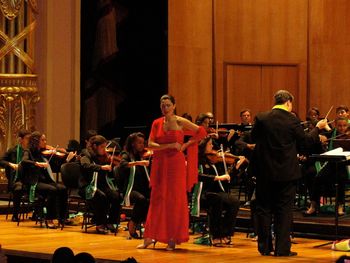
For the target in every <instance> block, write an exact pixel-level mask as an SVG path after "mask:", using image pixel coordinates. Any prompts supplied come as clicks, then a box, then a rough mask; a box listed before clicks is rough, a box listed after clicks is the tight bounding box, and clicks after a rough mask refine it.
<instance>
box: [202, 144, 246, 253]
mask: <svg viewBox="0 0 350 263" xmlns="http://www.w3.org/2000/svg"><path fill="white" fill-rule="evenodd" d="M212 150H213V143H212V139H211V138H210V137H207V138H205V139H203V140H202V141H201V142H200V144H199V148H198V155H199V158H198V161H199V181H200V182H202V184H203V185H202V193H201V204H203V206H204V207H207V208H208V217H209V229H210V233H211V235H212V239H213V240H212V244H213V245H214V246H222V245H224V244H227V245H229V244H231V236H233V234H234V227H235V222H236V217H237V213H238V209H239V201H238V200H237V198H236V197H234V196H233V195H232V194H230V193H229V181H230V180H231V178H230V175H229V174H228V173H225V171H224V169H223V166H222V165H220V164H214V163H212V162H211V161H210V160H209V159H208V158H207V154H208V153H211V152H212Z"/></svg>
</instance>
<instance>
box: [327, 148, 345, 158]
mask: <svg viewBox="0 0 350 263" xmlns="http://www.w3.org/2000/svg"><path fill="white" fill-rule="evenodd" d="M321 155H329V156H345V157H346V159H350V151H344V150H343V148H341V147H338V148H335V149H334V150H331V151H328V152H325V153H322V154H321Z"/></svg>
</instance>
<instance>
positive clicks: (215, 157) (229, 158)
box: [206, 150, 240, 165]
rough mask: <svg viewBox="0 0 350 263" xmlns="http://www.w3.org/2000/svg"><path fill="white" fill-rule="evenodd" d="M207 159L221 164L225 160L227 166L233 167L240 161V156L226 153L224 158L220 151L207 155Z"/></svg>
mask: <svg viewBox="0 0 350 263" xmlns="http://www.w3.org/2000/svg"><path fill="white" fill-rule="evenodd" d="M206 156H207V158H208V159H209V161H210V162H211V163H219V162H223V161H224V158H225V161H226V163H227V164H229V165H232V164H234V163H235V162H236V160H239V159H240V158H239V156H237V155H233V154H232V153H228V152H225V153H224V156H223V155H222V153H221V152H218V151H215V150H213V151H211V152H209V153H206Z"/></svg>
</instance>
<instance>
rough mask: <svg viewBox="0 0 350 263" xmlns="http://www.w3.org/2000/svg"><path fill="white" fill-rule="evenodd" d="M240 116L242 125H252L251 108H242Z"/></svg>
mask: <svg viewBox="0 0 350 263" xmlns="http://www.w3.org/2000/svg"><path fill="white" fill-rule="evenodd" d="M239 117H240V118H241V126H250V125H252V113H251V111H250V110H249V109H243V110H241V112H240V113H239Z"/></svg>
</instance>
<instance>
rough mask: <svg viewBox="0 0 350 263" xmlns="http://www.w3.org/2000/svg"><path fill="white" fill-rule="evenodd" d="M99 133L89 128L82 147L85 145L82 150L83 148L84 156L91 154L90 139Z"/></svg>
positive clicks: (82, 153) (82, 154)
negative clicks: (89, 149)
mask: <svg viewBox="0 0 350 263" xmlns="http://www.w3.org/2000/svg"><path fill="white" fill-rule="evenodd" d="M96 135H97V132H96V131H95V130H88V131H87V133H86V136H85V139H84V141H83V142H82V147H84V146H85V147H84V148H83V149H82V150H81V156H84V155H89V151H88V148H89V147H90V145H91V144H90V139H91V138H92V137H94V136H96Z"/></svg>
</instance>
